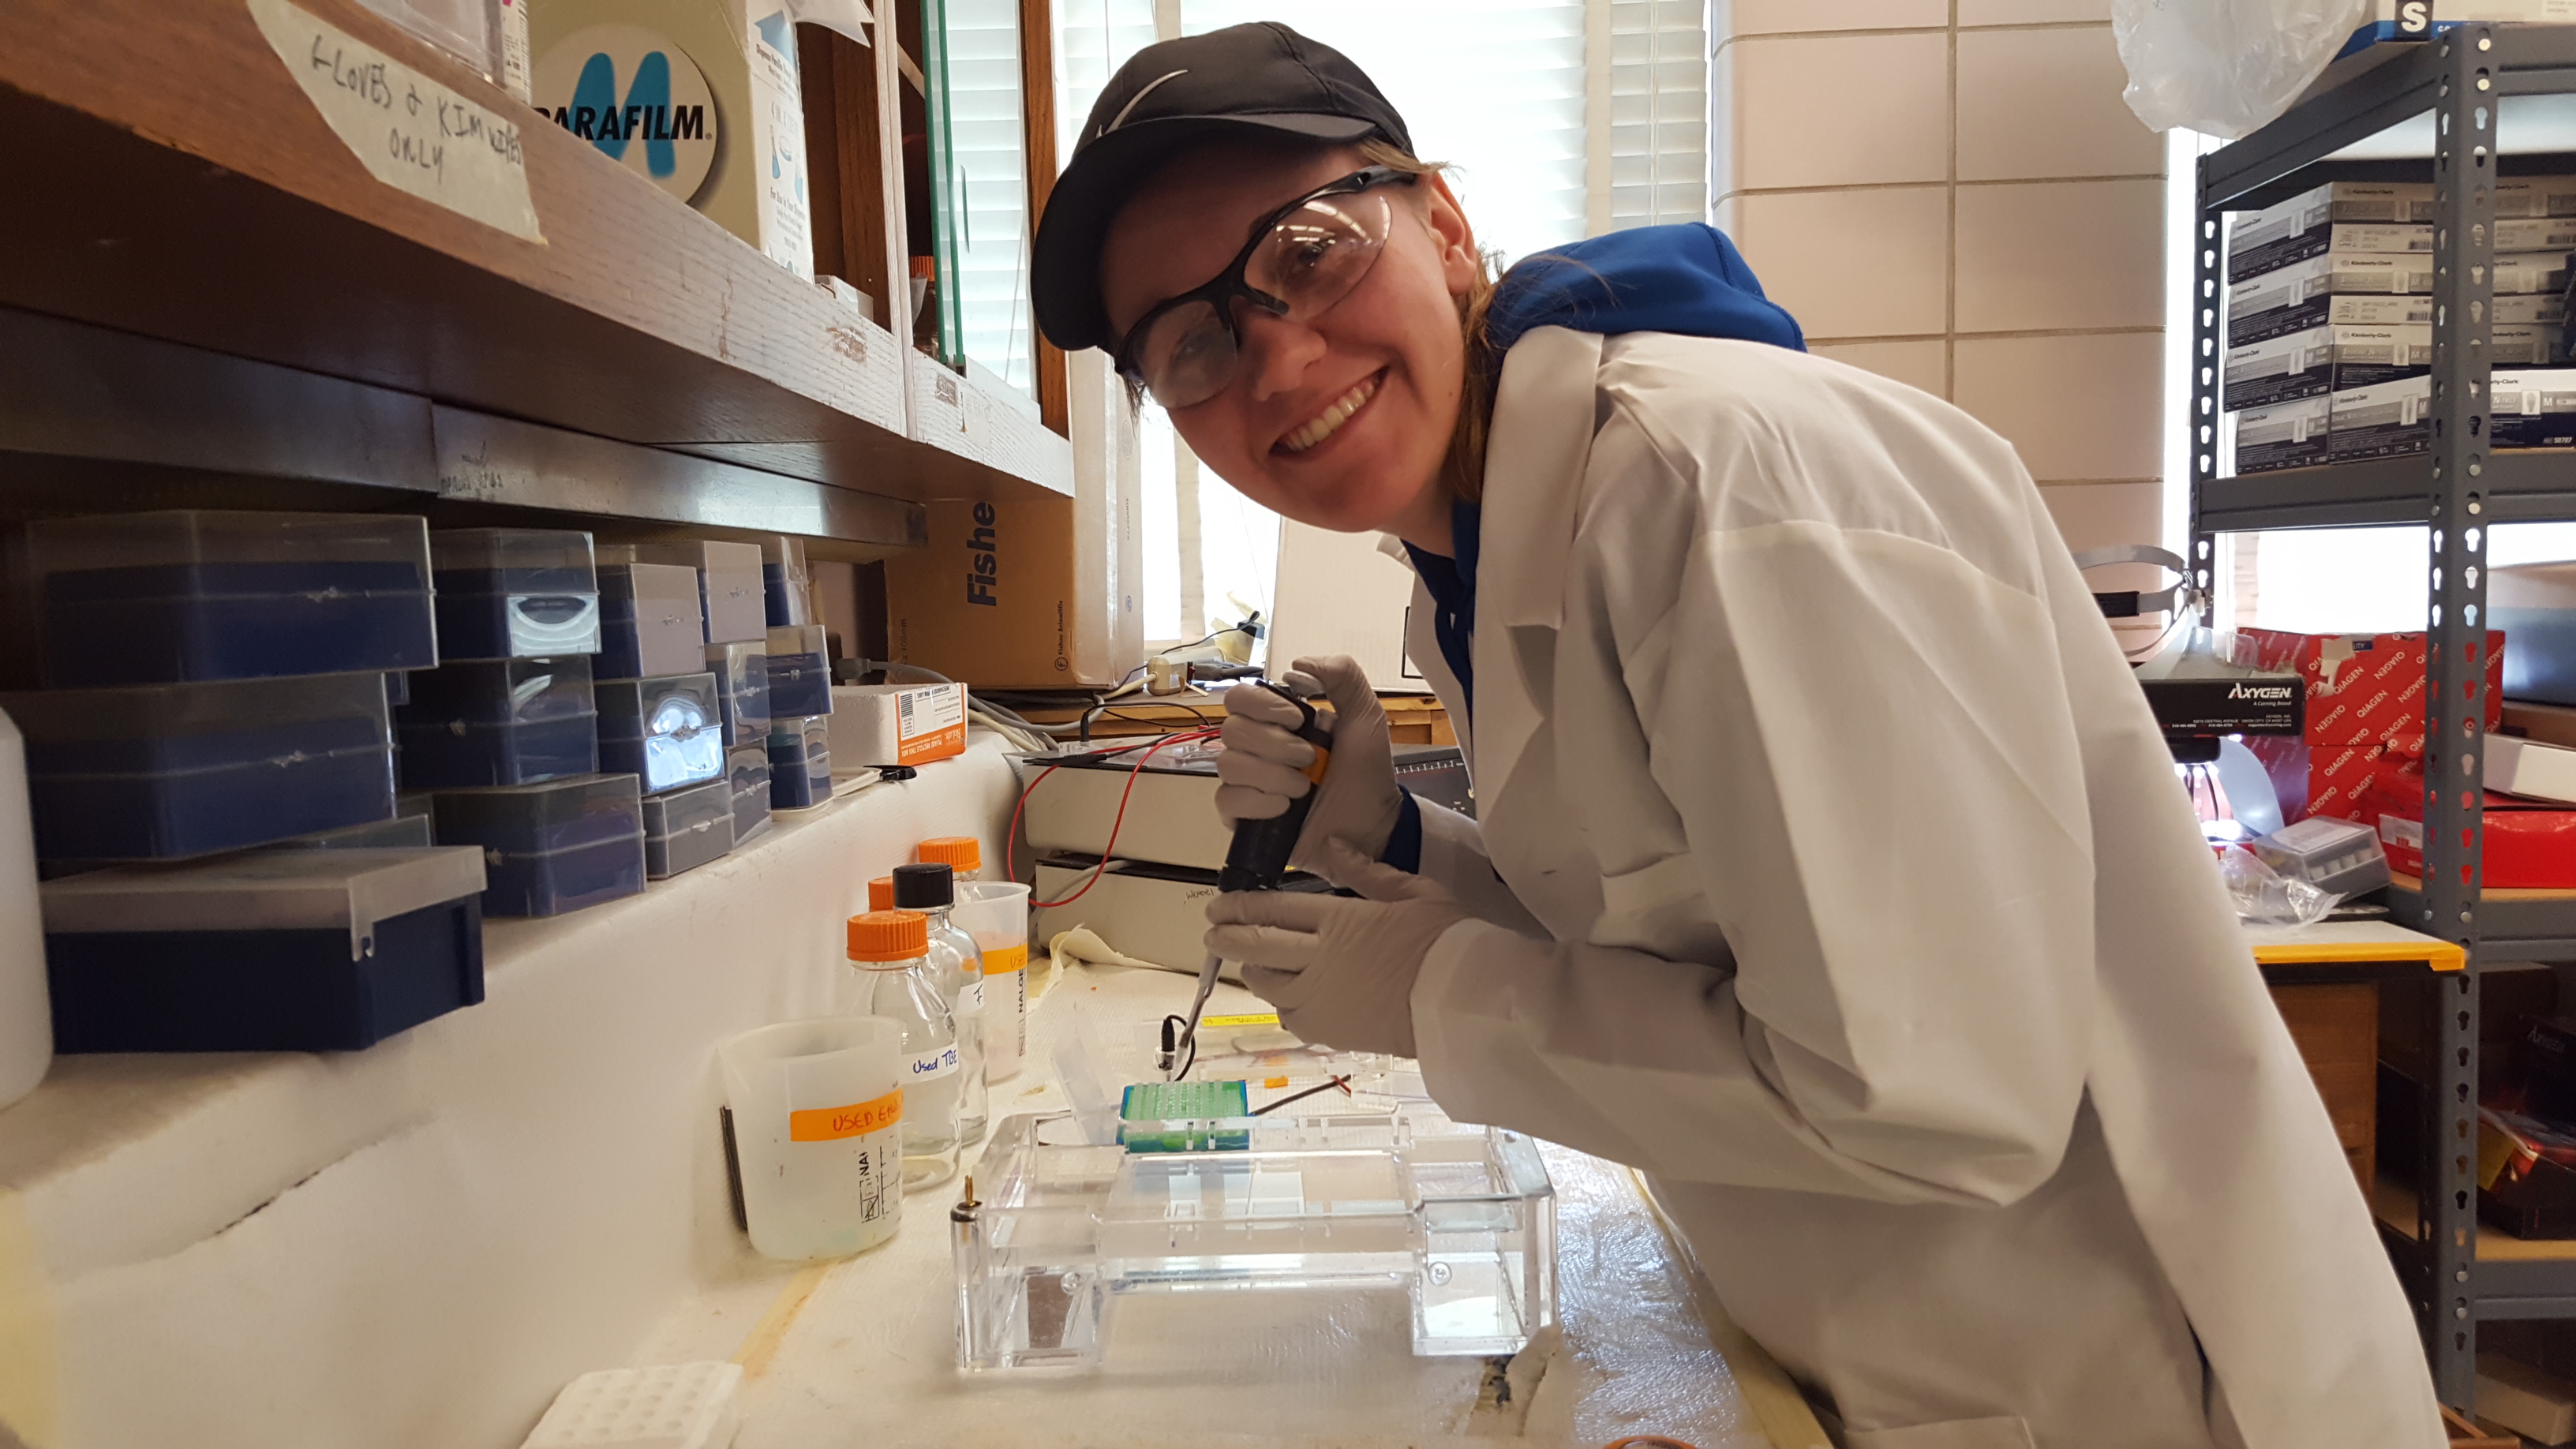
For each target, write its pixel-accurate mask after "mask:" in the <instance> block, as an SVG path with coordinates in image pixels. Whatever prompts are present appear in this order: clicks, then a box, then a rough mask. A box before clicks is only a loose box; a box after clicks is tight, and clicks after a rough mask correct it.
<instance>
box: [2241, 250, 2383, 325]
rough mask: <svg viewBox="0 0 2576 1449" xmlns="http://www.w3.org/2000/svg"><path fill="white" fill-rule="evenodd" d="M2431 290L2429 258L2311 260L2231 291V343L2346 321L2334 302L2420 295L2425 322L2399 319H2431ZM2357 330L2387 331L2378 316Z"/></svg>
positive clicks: (2356, 320)
mask: <svg viewBox="0 0 2576 1449" xmlns="http://www.w3.org/2000/svg"><path fill="white" fill-rule="evenodd" d="M2432 290H2433V258H2432V256H2431V255H2430V254H2424V255H2410V256H2366V255H2365V256H2354V255H2333V254H2328V255H2325V256H2315V257H2310V258H2308V259H2307V260H2306V261H2303V262H2293V263H2291V264H2290V265H2289V266H2286V267H2281V268H2279V269H2277V270H2274V271H2269V272H2265V273H2263V274H2262V275H2261V276H2258V277H2252V278H2248V279H2247V280H2245V281H2242V282H2239V283H2237V284H2236V285H2234V286H2232V287H2229V288H2228V289H2227V343H2228V345H2229V346H2231V347H2241V346H2243V345H2245V344H2246V343H2248V342H2260V341H2262V340H2263V339H2264V338H2267V337H2279V336H2283V335H2285V334H2287V333H2291V332H2304V331H2306V330H2307V329H2309V328H2311V327H2317V326H2322V325H2324V324H2326V323H2329V322H2343V321H2345V319H2344V318H2343V317H2342V316H2339V315H2330V314H2331V308H2330V305H2329V304H2330V303H2331V302H2332V301H2334V300H2335V299H2337V298H2342V297H2355V298H2359V297H2396V298H2404V297H2407V296H2413V295H2421V296H2425V297H2426V298H2427V300H2425V301H2424V302H2422V303H2420V304H2418V305H2420V306H2421V307H2422V308H2423V313H2424V315H2422V316H2421V317H2416V316H2411V315H2409V316H2407V317H2404V318H2403V319H2401V320H2404V321H2410V322H2430V321H2432V320H2433V311H2432V304H2431V301H2430V300H2429V294H2430V293H2431V292H2432ZM2351 321H2352V324H2353V325H2358V326H2387V325H2390V323H2389V322H2387V321H2386V320H2383V319H2382V318H2378V317H2355V318H2353V319H2351Z"/></svg>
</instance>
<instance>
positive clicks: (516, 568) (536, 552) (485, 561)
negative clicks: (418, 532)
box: [429, 528, 599, 594]
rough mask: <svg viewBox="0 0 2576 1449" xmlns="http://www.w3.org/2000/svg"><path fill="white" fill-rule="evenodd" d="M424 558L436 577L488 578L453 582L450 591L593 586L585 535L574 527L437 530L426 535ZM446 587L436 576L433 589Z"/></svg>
mask: <svg viewBox="0 0 2576 1449" xmlns="http://www.w3.org/2000/svg"><path fill="white" fill-rule="evenodd" d="M429 554H430V560H431V562H432V564H433V565H434V566H435V567H436V569H437V571H438V573H439V574H440V575H442V576H450V575H457V574H488V575H490V578H489V580H488V581H487V580H480V579H476V580H465V579H458V580H455V581H454V583H453V585H452V586H453V587H456V588H459V589H462V590H464V591H466V592H469V593H492V594H545V593H562V594H587V593H593V592H596V591H597V590H598V587H599V583H598V569H597V566H596V564H595V563H594V562H593V560H592V557H591V548H590V535H589V534H587V533H583V532H581V531H580V530H578V529H569V528H454V529H441V530H439V531H438V532H436V533H433V534H431V535H430V536H429ZM449 587H451V583H450V580H449V579H448V578H447V577H442V578H441V579H440V580H439V588H440V589H442V590H445V589H447V588H449Z"/></svg>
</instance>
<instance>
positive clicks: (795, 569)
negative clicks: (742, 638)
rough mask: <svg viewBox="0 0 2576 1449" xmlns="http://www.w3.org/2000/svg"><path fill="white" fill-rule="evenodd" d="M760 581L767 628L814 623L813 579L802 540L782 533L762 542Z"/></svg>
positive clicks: (768, 537)
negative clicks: (766, 609)
mask: <svg viewBox="0 0 2576 1449" xmlns="http://www.w3.org/2000/svg"><path fill="white" fill-rule="evenodd" d="M760 582H761V590H762V594H763V597H764V601H765V602H766V603H767V605H768V615H769V627H771V628H772V629H775V628H777V627H779V626H780V625H782V624H811V623H813V622H815V620H814V598H813V594H812V589H813V585H814V576H813V571H812V569H811V568H810V567H808V565H807V564H806V562H805V540H803V539H801V538H798V537H796V536H795V535H793V534H785V533H777V534H771V535H769V536H767V537H765V538H763V539H761V541H760Z"/></svg>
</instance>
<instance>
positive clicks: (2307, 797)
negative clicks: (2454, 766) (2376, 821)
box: [2245, 735, 2415, 823]
mask: <svg viewBox="0 0 2576 1449" xmlns="http://www.w3.org/2000/svg"><path fill="white" fill-rule="evenodd" d="M2245 748H2246V749H2247V750H2248V751H2250V752H2251V753H2252V754H2253V756H2254V758H2255V759H2257V760H2260V761H2262V763H2263V773H2265V774H2267V775H2269V776H2271V777H2272V793H2273V794H2275V795H2277V796H2279V797H2280V800H2281V819H2282V820H2283V821H2285V822H2295V821H2300V820H2305V819H2307V818H2308V817H2309V816H2312V815H2322V816H2325V817H2327V818H2328V819H2333V820H2360V821H2363V822H2364V823H2367V819H2368V810H2369V805H2368V796H2369V791H2370V786H2371V782H2372V781H2374V780H2376V779H2378V778H2379V777H2380V775H2382V774H2384V773H2386V772H2388V771H2391V770H2403V769H2408V768H2411V767H2412V766H2413V765H2414V763H2415V762H2414V759H2413V757H2411V756H2408V755H2404V754H2401V753H2399V752H2398V751H2396V750H2391V749H2386V748H2383V747H2381V746H2379V745H2312V744H2309V743H2308V742H2307V741H2306V740H2294V739H2289V738H2287V737H2285V736H2281V735H2247V736H2245Z"/></svg>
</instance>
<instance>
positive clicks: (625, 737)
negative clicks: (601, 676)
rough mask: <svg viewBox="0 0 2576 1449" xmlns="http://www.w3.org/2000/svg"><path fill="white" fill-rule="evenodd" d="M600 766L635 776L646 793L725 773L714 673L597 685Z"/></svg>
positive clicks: (722, 730) (722, 735)
mask: <svg viewBox="0 0 2576 1449" xmlns="http://www.w3.org/2000/svg"><path fill="white" fill-rule="evenodd" d="M592 690H593V693H594V694H595V695H596V696H597V697H598V700H599V767H600V768H601V769H603V770H606V771H609V772H610V773H612V774H624V775H633V776H635V777H636V778H638V779H640V780H641V781H643V782H644V793H646V794H648V795H649V794H652V793H653V792H654V791H657V790H668V789H672V788H674V787H675V786H680V785H694V784H696V783H697V782H699V781H700V780H712V779H715V778H716V777H718V776H720V775H722V774H723V773H724V772H725V744H724V722H723V719H722V717H721V712H720V706H719V705H718V702H717V699H716V677H715V676H714V675H712V674H678V675H673V676H671V677H669V678H666V679H620V680H610V681H604V682H599V683H595V684H594V685H593V686H592Z"/></svg>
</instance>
